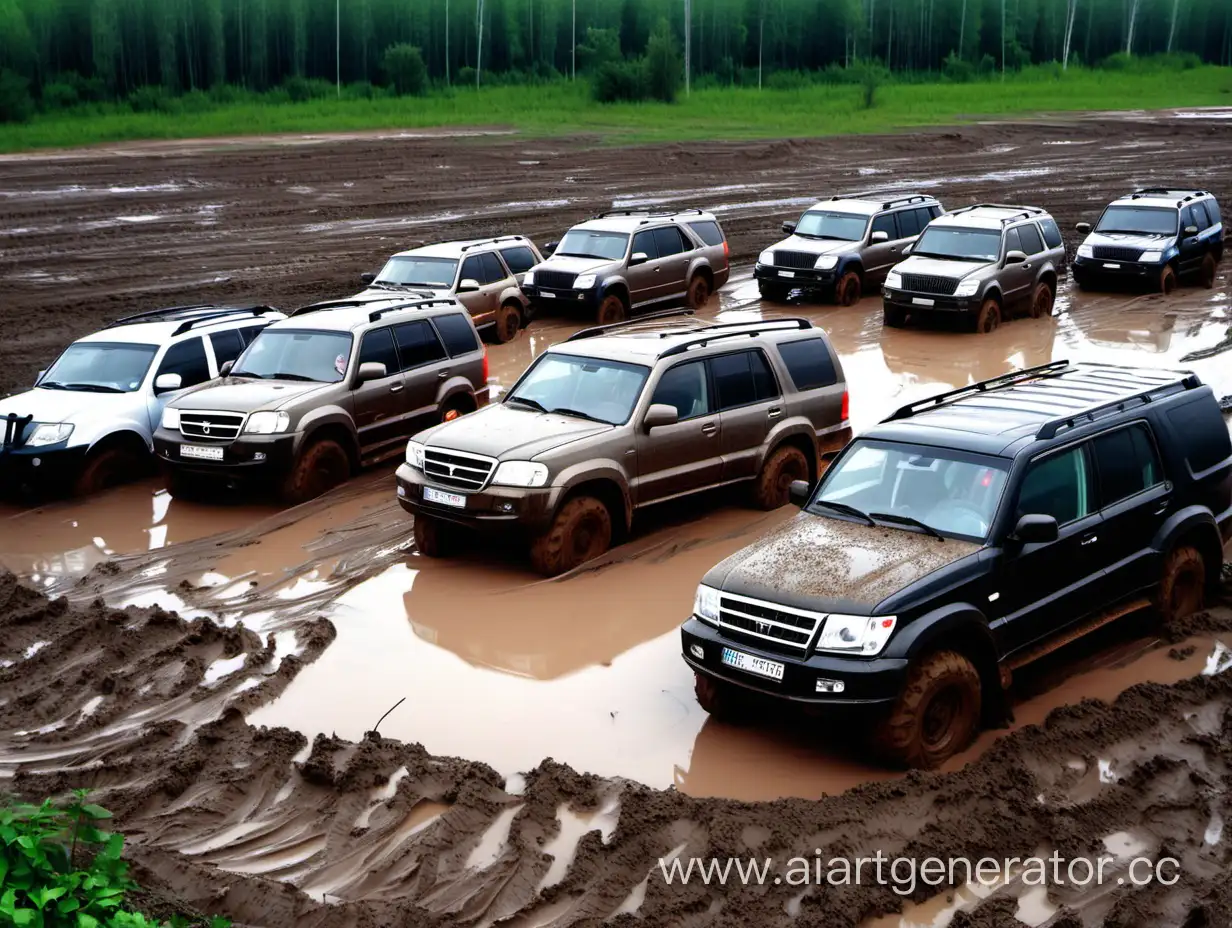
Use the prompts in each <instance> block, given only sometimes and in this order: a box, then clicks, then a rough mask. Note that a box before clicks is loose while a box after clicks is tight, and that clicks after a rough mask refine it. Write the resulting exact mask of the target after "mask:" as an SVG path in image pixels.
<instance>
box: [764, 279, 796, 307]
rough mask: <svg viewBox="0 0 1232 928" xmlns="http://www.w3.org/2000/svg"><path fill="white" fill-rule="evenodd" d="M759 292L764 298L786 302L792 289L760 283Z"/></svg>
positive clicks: (776, 301)
mask: <svg viewBox="0 0 1232 928" xmlns="http://www.w3.org/2000/svg"><path fill="white" fill-rule="evenodd" d="M757 292H758V293H760V294H761V298H762V299H763V300H770V301H771V302H774V303H786V302H787V297H788V296H789V295H790V294H791V290H789V289H788V288H787V287H783V286H780V285H778V284H766V283H759V284H758V285H757Z"/></svg>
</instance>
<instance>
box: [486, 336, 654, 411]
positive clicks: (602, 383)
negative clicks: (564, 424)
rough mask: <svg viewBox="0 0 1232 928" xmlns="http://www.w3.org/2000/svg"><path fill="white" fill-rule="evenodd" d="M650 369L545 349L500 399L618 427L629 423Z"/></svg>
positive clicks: (515, 404)
mask: <svg viewBox="0 0 1232 928" xmlns="http://www.w3.org/2000/svg"><path fill="white" fill-rule="evenodd" d="M649 374H650V368H648V367H643V366H642V365H640V364H625V363H623V362H621V361H601V360H599V359H597V358H578V357H574V356H573V355H566V354H553V353H548V354H545V355H543V356H542V357H540V358H539V360H538V361H537V362H536V363H535V365H534V367H532V368H531V369H530V370H529V371H527V372H526V373H525V374H524V375H523V376H522V379H521V380H520V381H519V382H518V384H517V385H516V386H515V387H514V388H513V389H512V390H511V391H510V392H509V393H508V394H507V395H506V397H505V402H506V403H509V404H512V405H514V406H519V405H524V406H526V407H528V408H530V409H536V410H538V411H540V412H559V413H561V414H562V415H573V416H577V417H578V418H581V419H594V420H596V421H598V422H607V423H610V424H612V425H619V424H621V423H624V422H628V421H629V415H630V414H631V413H632V412H633V405H634V404H635V403H636V402H637V398H638V396H640V395H641V392H642V385H643V384H645V383H646V378H647V377H648V376H649Z"/></svg>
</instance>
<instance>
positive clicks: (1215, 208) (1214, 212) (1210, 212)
mask: <svg viewBox="0 0 1232 928" xmlns="http://www.w3.org/2000/svg"><path fill="white" fill-rule="evenodd" d="M1203 202H1204V203H1206V215H1207V216H1209V217H1210V219H1211V225H1213V226H1217V225H1219V224H1220V223H1221V222H1222V221H1223V220H1222V219H1220V218H1219V203H1218V202H1216V201H1215V200H1204V201H1203Z"/></svg>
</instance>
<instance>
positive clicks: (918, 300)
mask: <svg viewBox="0 0 1232 928" xmlns="http://www.w3.org/2000/svg"><path fill="white" fill-rule="evenodd" d="M911 302H912V303H914V304H915V305H916V306H936V305H937V301H936V300H926V299H925V298H924V297H922V296H913V297H912V298H911Z"/></svg>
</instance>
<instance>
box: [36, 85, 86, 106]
mask: <svg viewBox="0 0 1232 928" xmlns="http://www.w3.org/2000/svg"><path fill="white" fill-rule="evenodd" d="M41 99H42V103H43V109H44V110H66V109H68V108H69V107H73V106H76V105H77V104H78V102H79V101H80V98H79V97H78V96H77V88H76V87H74V86H73V85H72V84H65V83H61V82H60V81H53V82H51V83H47V84H44V85H43V93H42V97H41Z"/></svg>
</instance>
